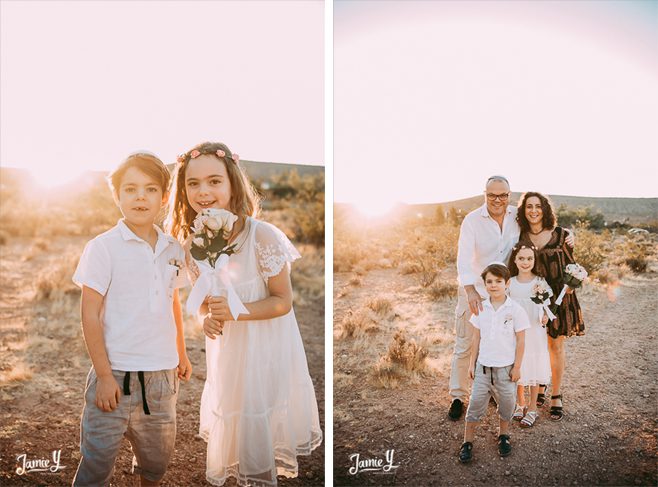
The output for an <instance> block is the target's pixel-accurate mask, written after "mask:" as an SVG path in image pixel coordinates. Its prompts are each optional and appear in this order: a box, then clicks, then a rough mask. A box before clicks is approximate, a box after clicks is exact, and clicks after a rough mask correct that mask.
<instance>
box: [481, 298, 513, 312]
mask: <svg viewBox="0 0 658 487" xmlns="http://www.w3.org/2000/svg"><path fill="white" fill-rule="evenodd" d="M482 306H486V307H488V308H491V309H492V310H493V311H500V310H501V309H503V308H509V307H510V306H512V298H510V297H509V296H506V297H505V302H504V303H503V304H502V306H501V307H500V308H498V310H495V309H494V307H493V304H491V297H488V298H487V299H485V300H484V301H483V302H482Z"/></svg>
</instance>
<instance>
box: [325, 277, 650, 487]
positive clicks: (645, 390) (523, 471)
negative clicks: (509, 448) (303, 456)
mask: <svg viewBox="0 0 658 487" xmlns="http://www.w3.org/2000/svg"><path fill="white" fill-rule="evenodd" d="M350 278H351V275H348V274H337V275H336V277H335V287H334V290H335V302H336V307H335V309H336V311H335V316H334V322H335V324H339V323H340V322H341V320H342V319H343V317H344V316H345V315H346V313H347V312H348V310H357V309H362V308H364V306H365V303H366V301H367V299H369V298H372V297H375V296H385V297H388V299H390V300H391V301H392V302H393V311H392V313H391V314H390V315H389V316H388V317H386V318H385V319H382V320H380V325H379V326H380V328H381V331H379V332H377V333H374V334H372V335H368V337H367V339H343V340H336V341H335V347H334V374H335V385H334V417H335V419H334V479H335V484H336V485H339V486H340V485H393V484H395V485H656V483H657V481H658V477H657V474H656V460H657V447H656V432H657V431H658V430H657V428H656V422H657V418H658V414H657V412H658V406H657V405H658V396H657V395H656V394H657V390H656V389H657V388H656V376H657V374H658V360H657V359H656V352H655V350H656V335H657V334H658V327H657V324H658V319H657V313H658V309H657V306H656V296H657V291H658V275H657V274H656V272H655V269H654V271H653V272H651V273H648V274H644V275H643V276H636V277H628V278H626V279H624V281H623V284H622V286H621V287H620V288H618V297H617V299H616V301H615V302H612V301H610V300H609V299H608V296H607V295H606V292H605V290H603V289H601V288H594V287H589V288H588V289H585V290H583V291H581V292H579V296H580V300H581V303H582V307H583V310H584V316H585V322H586V326H587V330H586V331H587V334H586V335H585V336H584V337H575V338H571V339H569V340H568V342H567V352H566V353H567V371H566V377H565V380H564V386H563V394H564V406H565V413H566V416H565V418H564V420H563V421H562V422H560V423H554V422H551V421H550V419H549V418H548V408H547V407H545V408H543V409H542V411H541V415H540V418H539V420H538V422H537V423H536V426H535V427H534V428H532V429H530V430H521V429H520V428H519V427H518V426H517V425H516V424H515V425H513V428H512V442H513V446H514V452H513V454H512V456H511V457H508V458H506V459H501V458H499V457H498V455H497V449H496V443H495V436H494V435H495V424H496V422H495V421H494V415H495V411H494V409H493V406H490V408H489V412H488V416H487V419H486V420H485V421H483V423H482V426H481V428H480V430H479V434H478V436H477V437H476V441H475V448H474V455H475V456H474V460H473V462H472V463H471V464H469V465H461V464H459V463H458V461H457V451H458V449H459V446H460V445H461V442H462V435H463V427H464V423H463V421H459V422H452V421H450V420H448V418H447V415H446V413H447V410H448V407H449V404H450V403H449V398H448V395H447V390H448V375H449V360H450V356H451V351H452V344H453V341H454V333H453V331H452V328H453V313H454V307H455V300H454V299H444V300H441V301H438V302H433V300H431V299H430V298H429V297H428V295H427V294H426V293H424V292H423V290H422V288H420V287H419V286H418V285H416V283H415V280H414V278H413V277H412V276H401V275H400V274H399V273H397V272H396V271H395V270H377V271H371V272H369V273H367V274H366V275H365V276H363V277H362V283H361V285H360V286H354V285H350V284H349V280H350ZM396 329H405V330H406V331H407V333H408V335H409V336H411V337H416V338H418V339H423V338H424V339H427V340H428V341H429V344H430V345H429V350H430V353H429V357H428V361H429V363H430V364H431V366H432V368H433V369H434V374H433V376H429V377H428V376H426V377H422V378H420V379H418V381H417V383H415V384H414V383H411V382H409V381H408V382H406V383H404V384H402V385H401V387H400V388H399V389H382V388H380V387H377V386H376V385H375V384H374V382H373V379H372V377H371V376H370V375H369V372H368V370H369V367H371V366H372V364H373V363H375V362H376V361H377V359H378V357H379V356H381V355H382V354H383V353H384V352H385V351H386V349H387V343H388V341H389V340H390V338H391V336H392V335H393V333H394V331H395V330H396ZM389 449H394V450H395V453H394V463H395V464H397V465H399V468H398V469H397V470H396V471H395V473H394V474H386V475H383V474H375V473H367V472H366V473H364V472H361V473H358V474H356V475H351V474H350V473H349V472H348V469H349V468H350V467H352V466H354V462H353V461H351V460H350V456H351V455H353V454H355V453H359V454H360V455H361V458H362V459H363V458H373V457H379V458H384V454H385V451H386V450H389Z"/></svg>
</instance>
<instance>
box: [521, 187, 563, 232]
mask: <svg viewBox="0 0 658 487" xmlns="http://www.w3.org/2000/svg"><path fill="white" fill-rule="evenodd" d="M533 196H534V197H535V198H538V199H539V201H540V203H541V211H542V215H543V216H542V221H541V224H542V228H543V229H549V230H552V229H553V228H555V225H557V218H556V217H555V211H554V210H553V205H551V202H550V200H549V199H548V198H547V197H546V196H544V195H543V194H541V193H536V192H534V191H528V192H527V193H524V194H523V195H522V196H521V199H520V200H519V205H518V210H517V212H516V221H517V222H518V224H519V227H520V228H521V233H529V232H530V222H529V221H528V218H527V217H526V216H525V205H526V203H527V201H528V198H532V197H533Z"/></svg>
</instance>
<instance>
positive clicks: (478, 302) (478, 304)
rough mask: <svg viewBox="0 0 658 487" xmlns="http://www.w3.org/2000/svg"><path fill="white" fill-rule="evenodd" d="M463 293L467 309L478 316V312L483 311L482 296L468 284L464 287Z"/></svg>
mask: <svg viewBox="0 0 658 487" xmlns="http://www.w3.org/2000/svg"><path fill="white" fill-rule="evenodd" d="M464 291H466V299H467V300H468V309H469V310H470V311H471V313H473V314H474V315H475V316H478V315H479V314H480V311H482V309H483V308H482V296H480V293H478V292H477V290H476V289H475V286H474V285H472V284H469V285H468V286H464Z"/></svg>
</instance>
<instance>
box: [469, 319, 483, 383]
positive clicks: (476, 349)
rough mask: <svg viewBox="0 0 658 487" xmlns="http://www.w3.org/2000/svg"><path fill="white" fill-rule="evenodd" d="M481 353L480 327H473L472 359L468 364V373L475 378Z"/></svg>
mask: <svg viewBox="0 0 658 487" xmlns="http://www.w3.org/2000/svg"><path fill="white" fill-rule="evenodd" d="M479 354H480V329H479V328H475V327H473V342H472V344H471V361H470V363H469V365H468V375H469V377H470V378H471V379H475V364H476V363H477V361H478V356H479Z"/></svg>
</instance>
